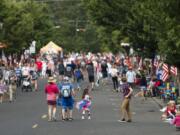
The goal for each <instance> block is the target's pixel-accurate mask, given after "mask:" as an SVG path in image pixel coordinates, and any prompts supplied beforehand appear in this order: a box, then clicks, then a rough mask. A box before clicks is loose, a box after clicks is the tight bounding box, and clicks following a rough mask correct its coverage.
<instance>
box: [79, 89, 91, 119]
mask: <svg viewBox="0 0 180 135" xmlns="http://www.w3.org/2000/svg"><path fill="white" fill-rule="evenodd" d="M76 107H77V108H78V109H79V110H80V111H82V117H81V118H82V120H84V119H85V114H86V113H87V114H88V119H89V120H90V119H91V112H90V108H91V96H90V95H89V89H88V88H86V89H84V92H83V95H82V100H81V101H80V102H78V103H77V105H76Z"/></svg>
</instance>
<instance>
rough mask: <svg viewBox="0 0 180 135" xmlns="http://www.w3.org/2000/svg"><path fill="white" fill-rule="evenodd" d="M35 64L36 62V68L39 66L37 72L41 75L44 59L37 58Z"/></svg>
mask: <svg viewBox="0 0 180 135" xmlns="http://www.w3.org/2000/svg"><path fill="white" fill-rule="evenodd" d="M35 64H36V68H37V73H38V75H39V76H41V72H42V65H43V63H42V61H40V59H37V61H36V63H35Z"/></svg>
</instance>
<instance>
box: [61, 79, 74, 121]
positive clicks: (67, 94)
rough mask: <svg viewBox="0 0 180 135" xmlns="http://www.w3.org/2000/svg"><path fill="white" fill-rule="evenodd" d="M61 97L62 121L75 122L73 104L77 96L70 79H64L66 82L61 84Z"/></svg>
mask: <svg viewBox="0 0 180 135" xmlns="http://www.w3.org/2000/svg"><path fill="white" fill-rule="evenodd" d="M59 89H60V96H61V98H62V120H63V121H65V120H69V121H72V120H73V116H72V113H73V104H74V99H73V96H74V95H75V92H74V88H73V86H72V84H71V83H70V82H69V78H68V77H64V82H63V83H62V84H60V86H59Z"/></svg>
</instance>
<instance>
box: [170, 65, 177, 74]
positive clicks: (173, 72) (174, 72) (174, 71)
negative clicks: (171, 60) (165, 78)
mask: <svg viewBox="0 0 180 135" xmlns="http://www.w3.org/2000/svg"><path fill="white" fill-rule="evenodd" d="M170 72H171V73H172V74H173V75H175V76H177V67H175V66H171V69H170Z"/></svg>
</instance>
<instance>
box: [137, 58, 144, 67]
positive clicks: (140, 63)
mask: <svg viewBox="0 0 180 135" xmlns="http://www.w3.org/2000/svg"><path fill="white" fill-rule="evenodd" d="M138 69H143V60H142V58H141V59H140V61H139V67H138Z"/></svg>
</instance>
